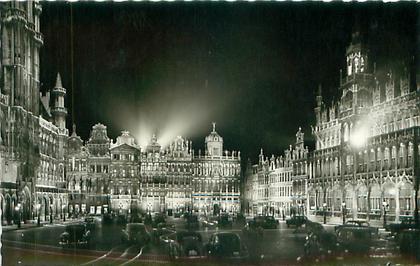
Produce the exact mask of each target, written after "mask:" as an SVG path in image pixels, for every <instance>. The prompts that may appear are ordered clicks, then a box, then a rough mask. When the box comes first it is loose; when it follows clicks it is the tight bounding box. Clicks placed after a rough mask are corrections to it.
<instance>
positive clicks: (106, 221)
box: [102, 213, 113, 224]
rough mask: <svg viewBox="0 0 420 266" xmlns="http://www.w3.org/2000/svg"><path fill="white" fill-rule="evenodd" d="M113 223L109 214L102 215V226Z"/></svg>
mask: <svg viewBox="0 0 420 266" xmlns="http://www.w3.org/2000/svg"><path fill="white" fill-rule="evenodd" d="M112 223H113V217H112V214H110V213H104V214H103V215H102V224H112Z"/></svg>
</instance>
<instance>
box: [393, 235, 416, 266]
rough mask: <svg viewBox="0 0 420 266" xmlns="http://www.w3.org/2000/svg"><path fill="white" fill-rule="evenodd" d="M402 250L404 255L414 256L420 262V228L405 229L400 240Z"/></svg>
mask: <svg viewBox="0 0 420 266" xmlns="http://www.w3.org/2000/svg"><path fill="white" fill-rule="evenodd" d="M398 244H399V247H400V252H401V254H403V255H404V256H409V257H413V258H414V259H416V260H417V261H418V262H420V230H419V229H404V230H402V231H401V232H400V237H399V240H398Z"/></svg>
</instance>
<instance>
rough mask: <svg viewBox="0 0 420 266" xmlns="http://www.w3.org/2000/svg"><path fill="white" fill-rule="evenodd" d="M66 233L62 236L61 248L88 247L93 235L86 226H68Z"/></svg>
mask: <svg viewBox="0 0 420 266" xmlns="http://www.w3.org/2000/svg"><path fill="white" fill-rule="evenodd" d="M64 230H65V231H64V233H62V234H61V235H60V242H59V244H60V246H62V247H63V248H66V247H88V246H89V245H90V238H91V233H90V230H88V229H87V228H86V225H85V224H69V225H66V228H65V229H64Z"/></svg>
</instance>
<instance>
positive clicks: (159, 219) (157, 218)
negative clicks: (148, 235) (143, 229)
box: [152, 213, 166, 227]
mask: <svg viewBox="0 0 420 266" xmlns="http://www.w3.org/2000/svg"><path fill="white" fill-rule="evenodd" d="M160 223H166V216H165V214H163V213H155V214H154V217H153V223H152V226H153V227H157V225H158V224H160Z"/></svg>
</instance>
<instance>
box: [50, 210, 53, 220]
mask: <svg viewBox="0 0 420 266" xmlns="http://www.w3.org/2000/svg"><path fill="white" fill-rule="evenodd" d="M52 211H53V210H52V207H51V206H50V224H52V223H53V214H52Z"/></svg>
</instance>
